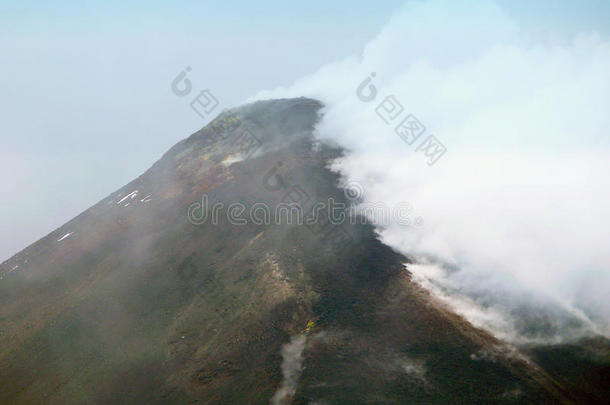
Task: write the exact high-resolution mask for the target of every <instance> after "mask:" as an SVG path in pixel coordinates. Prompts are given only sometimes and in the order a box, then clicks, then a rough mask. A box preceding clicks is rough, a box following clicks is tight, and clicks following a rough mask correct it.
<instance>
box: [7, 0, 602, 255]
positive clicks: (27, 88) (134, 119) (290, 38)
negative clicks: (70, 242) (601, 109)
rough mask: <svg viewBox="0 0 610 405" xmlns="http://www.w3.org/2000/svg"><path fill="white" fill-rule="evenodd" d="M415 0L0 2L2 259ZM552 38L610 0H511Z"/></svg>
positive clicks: (362, 38) (349, 49)
mask: <svg viewBox="0 0 610 405" xmlns="http://www.w3.org/2000/svg"><path fill="white" fill-rule="evenodd" d="M403 3H404V1H393V0H391V1H384V2H383V3H381V4H380V3H379V2H370V1H367V2H363V1H333V2H328V1H308V2H285V1H257V2H240V1H226V0H225V1H197V2H190V1H173V2H160V1H137V2H125V1H103V2H102V1H14V2H6V1H0V51H1V52H0V88H1V89H2V94H1V96H0V111H2V112H1V115H0V116H1V117H2V120H1V121H0V122H1V127H0V180H1V181H2V185H3V187H2V188H0V190H1V191H0V201H2V202H1V203H0V260H3V259H6V258H8V257H9V256H11V255H12V254H14V253H16V252H17V251H19V250H20V249H22V248H24V247H25V246H27V245H28V244H30V243H32V242H34V241H35V240H37V239H38V238H40V237H42V236H44V235H45V234H47V233H48V232H50V231H52V230H53V229H55V228H56V227H57V226H60V225H62V224H63V223H64V222H66V221H67V220H69V219H70V218H72V217H74V216H75V215H77V214H78V213H79V212H81V211H83V210H84V209H86V208H87V207H89V206H90V205H92V204H94V203H95V202H97V201H98V200H100V199H101V198H103V197H105V196H106V195H108V194H109V193H111V192H112V191H114V190H116V189H117V188H119V187H121V186H122V185H124V184H125V183H127V182H128V181H130V180H132V179H133V178H135V177H137V176H138V175H139V174H141V173H142V172H143V171H144V170H146V169H147V168H148V167H149V166H150V165H151V164H152V163H153V162H154V161H155V160H156V159H158V158H159V157H160V156H161V155H162V154H163V153H164V152H165V151H166V150H167V149H168V148H169V147H171V146H172V145H173V144H175V143H176V142H177V141H179V140H181V139H183V138H185V137H186V136H188V135H189V134H190V133H192V132H194V131H195V130H197V129H198V128H200V127H202V126H203V125H204V124H205V122H206V121H205V120H202V119H201V118H200V117H198V116H197V115H196V114H195V113H194V112H193V111H192V110H191V109H190V108H189V106H188V101H187V100H185V99H181V98H178V97H176V96H175V95H174V94H172V93H171V91H170V83H171V81H172V79H173V78H174V77H175V76H176V75H177V74H178V73H179V72H180V71H181V70H182V69H184V68H185V67H186V66H191V67H192V69H193V70H192V72H191V76H190V77H191V80H192V81H193V85H194V87H195V89H204V88H209V89H210V90H211V91H212V92H213V93H214V94H215V95H216V96H217V97H218V99H219V100H220V103H221V107H223V108H224V107H230V106H233V105H235V104H238V103H240V102H241V101H242V100H244V99H246V98H248V97H250V96H252V95H254V94H255V93H257V92H258V91H259V90H263V89H269V88H275V87H277V86H285V85H289V84H291V83H292V82H293V81H294V80H296V79H298V78H300V77H303V76H305V75H307V74H310V73H312V72H314V71H315V70H316V69H317V68H319V67H321V66H322V65H324V64H326V63H329V62H332V61H335V60H338V59H342V58H344V57H346V56H349V55H354V54H358V53H359V52H360V51H361V50H362V47H363V46H364V44H366V42H368V41H369V40H371V39H372V38H374V37H375V35H376V33H377V32H378V31H379V29H380V28H381V27H382V26H383V25H384V23H385V22H386V21H387V20H388V19H389V18H390V16H391V15H392V13H393V12H394V11H395V10H396V9H397V8H399V7H400V6H401V5H402V4H403ZM500 4H502V5H503V6H505V7H506V9H507V12H509V13H510V14H512V15H514V16H515V17H516V18H517V19H518V20H519V21H521V22H522V24H523V26H524V27H526V28H527V29H529V30H531V31H532V32H536V33H537V34H538V35H540V36H542V37H546V36H551V37H561V36H569V35H571V34H573V33H575V32H587V31H592V30H594V31H597V32H599V33H600V34H601V35H608V34H609V32H610V26H609V24H610V23H609V22H610V1H603V0H588V1H550V0H546V1H539V2H535V4H531V2H529V1H527V2H526V1H508V0H503V1H500Z"/></svg>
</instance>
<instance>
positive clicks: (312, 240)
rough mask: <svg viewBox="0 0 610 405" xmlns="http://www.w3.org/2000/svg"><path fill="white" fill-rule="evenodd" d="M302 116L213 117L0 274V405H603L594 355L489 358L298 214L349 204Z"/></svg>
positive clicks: (302, 109) (257, 108) (605, 373)
mask: <svg viewBox="0 0 610 405" xmlns="http://www.w3.org/2000/svg"><path fill="white" fill-rule="evenodd" d="M321 107H322V105H321V104H320V103H319V102H317V101H315V100H311V99H304V98H300V99H285V100H272V101H264V102H256V103H253V104H249V105H246V106H243V107H239V108H236V109H233V110H230V111H227V112H224V113H222V114H221V115H219V116H218V117H217V118H216V119H215V120H214V121H212V122H211V123H210V124H209V125H208V126H206V127H205V128H203V129H202V130H200V131H198V132H196V133H194V134H193V135H191V136H190V137H189V138H187V139H185V140H184V141H182V142H180V143H178V144H177V145H175V146H174V147H173V148H172V149H170V150H169V151H168V152H167V153H166V154H165V155H164V156H163V157H162V158H161V159H160V160H159V161H158V162H156V163H155V164H154V165H153V166H152V167H151V168H150V169H149V170H148V171H147V172H146V173H144V174H143V175H141V176H140V177H138V178H137V179H135V180H134V181H132V182H131V183H129V184H127V185H126V186H125V187H123V188H121V189H120V190H118V191H116V192H115V193H112V194H111V195H110V196H108V197H107V198H105V199H104V200H102V201H101V202H99V203H98V204H96V205H94V206H93V207H91V208H90V209H88V210H86V211H85V212H83V213H82V214H80V215H79V216H77V217H76V218H74V219H73V220H71V221H70V222H68V223H66V224H65V225H64V226H62V227H61V228H59V229H57V230H56V231H54V232H52V233H51V234H49V235H47V236H46V237H44V238H42V239H41V240H39V241H38V242H36V243H34V244H33V245H31V246H29V247H28V248H26V249H25V250H23V251H22V252H20V253H18V254H17V255H15V256H14V257H12V258H11V259H9V260H8V261H6V262H5V263H3V264H2V265H1V266H0V277H1V280H0V341H1V344H0V403H2V404H35V403H45V404H110V403H112V404H140V403H142V404H187V403H201V404H268V403H270V402H271V403H273V404H404V403H409V404H447V403H464V404H474V403H477V404H482V403H494V404H495V403H500V404H502V403H506V404H512V403H541V404H543V403H546V404H558V403H566V404H567V403H598V404H602V403H608V398H610V396H609V395H610V388H609V387H610V377H609V376H610V350H609V347H610V345H609V344H608V342H607V341H606V340H604V339H601V338H600V339H592V340H589V341H586V342H578V343H575V344H572V345H557V346H548V347H533V348H516V347H513V346H511V345H509V344H507V343H504V342H502V341H499V340H497V339H496V338H494V337H493V336H491V335H490V334H488V333H487V332H485V331H483V330H480V329H476V328H475V327H473V326H472V325H470V324H469V323H468V322H466V321H465V320H464V319H463V318H461V317H459V316H457V315H456V314H454V313H453V312H452V311H451V309H450V308H447V307H446V306H444V305H443V304H441V303H440V302H438V301H436V300H435V299H434V298H433V297H432V296H430V294H429V293H428V292H427V291H425V290H424V289H422V288H421V287H420V286H419V285H418V284H417V283H415V282H414V281H412V279H411V274H410V272H409V263H410V262H411V259H410V258H408V257H404V256H402V255H400V254H398V253H396V252H395V251H393V250H392V249H390V248H389V247H387V246H385V245H384V244H382V243H381V242H380V241H379V239H378V238H377V234H376V233H375V229H374V228H373V227H372V226H371V225H370V224H368V223H366V221H365V220H363V219H362V218H358V217H356V218H355V220H354V218H353V217H350V219H349V220H348V219H346V218H344V219H342V220H341V221H337V220H336V218H329V216H328V214H325V212H326V211H324V210H317V209H316V208H315V207H316V206H317V204H318V203H322V204H326V203H327V202H329V201H331V200H330V199H332V201H333V203H336V204H345V206H346V207H349V206H350V205H351V204H353V203H354V202H355V201H356V200H354V198H353V196H352V195H351V194H350V193H346V192H345V191H344V190H343V189H342V188H341V182H340V179H339V178H338V176H337V175H336V174H334V173H333V172H331V171H330V170H329V169H328V164H329V162H331V161H332V159H334V158H337V157H339V156H341V155H342V154H343V153H345V152H344V151H343V150H341V148H339V147H337V146H336V145H330V144H325V143H320V142H318V141H316V140H315V139H314V136H313V130H314V126H315V124H316V122H317V120H318V119H319V118H320V110H321ZM293 208H297V210H296V211H291V209H293ZM278 212H279V215H277V214H278ZM301 213H302V217H301ZM276 216H277V218H276ZM277 219H279V220H277Z"/></svg>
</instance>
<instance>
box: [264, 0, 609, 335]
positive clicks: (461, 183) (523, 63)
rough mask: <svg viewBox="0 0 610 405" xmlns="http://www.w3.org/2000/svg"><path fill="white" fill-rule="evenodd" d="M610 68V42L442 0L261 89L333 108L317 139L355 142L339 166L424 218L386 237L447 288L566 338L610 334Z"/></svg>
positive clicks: (485, 312)
mask: <svg viewBox="0 0 610 405" xmlns="http://www.w3.org/2000/svg"><path fill="white" fill-rule="evenodd" d="M608 72H610V40H609V39H608V38H601V37H599V36H598V35H596V34H594V33H587V34H582V35H579V36H576V37H574V38H572V40H571V41H569V42H561V43H560V42H556V43H551V42H543V41H540V40H535V39H533V38H531V37H529V36H528V33H527V31H526V30H524V29H522V27H520V25H519V22H518V21H513V20H511V19H510V18H509V17H507V15H505V14H504V12H503V10H502V9H501V8H499V7H498V6H496V5H495V4H494V3H493V2H487V1H443V0H439V1H428V2H424V3H419V2H418V3H409V4H408V5H407V6H405V7H404V8H403V9H402V10H400V11H399V12H398V13H397V14H396V15H395V16H394V17H393V18H392V19H391V21H390V22H389V23H388V24H387V25H386V26H385V27H384V28H383V29H382V30H381V32H380V33H379V35H378V36H377V38H375V39H374V40H373V41H371V42H370V43H369V44H367V45H366V47H365V48H364V52H363V54H362V56H360V57H353V58H349V59H347V60H343V61H340V62H337V63H335V64H332V65H329V66H325V67H323V68H321V69H320V70H319V71H318V72H316V73H315V74H313V75H311V76H310V77H306V78H303V79H301V80H299V81H297V82H296V83H295V84H294V85H293V86H291V87H290V88H287V89H276V90H272V91H267V92H262V93H260V94H259V95H257V96H256V97H255V98H256V99H266V98H278V97H294V96H309V97H314V98H317V99H320V100H321V101H323V102H324V103H325V105H326V108H325V115H324V118H323V120H322V121H321V123H320V124H319V125H318V129H317V130H318V136H319V137H320V138H322V139H327V140H331V141H334V142H337V143H339V144H341V145H342V146H344V147H346V148H347V149H348V150H350V152H351V153H350V154H349V155H348V156H347V157H346V158H344V159H342V160H341V161H339V162H336V164H335V168H336V169H337V170H338V171H340V172H342V173H343V174H344V175H345V176H346V178H347V179H349V181H355V182H358V183H360V184H361V185H362V186H363V189H364V190H365V195H364V198H365V201H385V202H386V203H387V204H389V205H393V204H396V203H399V202H403V201H408V202H410V204H411V206H412V209H413V215H414V216H417V217H422V218H423V220H424V223H423V225H420V226H405V225H404V224H398V223H397V224H383V227H381V226H380V228H379V232H380V234H381V237H382V239H383V240H384V241H385V242H386V243H388V244H389V245H391V246H393V247H394V248H396V249H397V250H399V251H402V252H404V253H407V254H409V255H412V256H415V257H416V258H418V259H419V260H420V262H422V263H424V265H423V266H416V267H414V269H413V270H414V273H416V274H417V277H416V278H417V279H418V280H419V281H420V282H422V283H423V284H425V285H427V286H428V288H430V289H431V290H432V291H433V292H435V294H436V295H438V296H439V297H441V298H442V299H444V300H445V301H447V302H448V303H449V304H450V305H453V306H454V308H456V310H458V312H460V313H462V314H463V315H464V316H466V317H467V318H468V319H470V320H471V321H472V322H473V323H475V324H477V325H479V326H482V327H486V328H487V329H489V330H491V331H492V332H494V333H495V334H496V335H498V336H499V337H502V338H505V339H508V340H513V341H520V342H534V343H536V342H549V341H565V340H569V339H573V338H577V337H580V336H584V335H589V334H604V335H606V336H609V335H610V301H609V300H608V299H607V297H608V296H610V249H608V248H607V243H608V242H607V241H608V240H610V215H609V213H608V208H607V207H608V202H609V201H610V198H609V197H610V187H609V186H610V181H609V180H608V177H607V176H608V174H610V170H609V169H610V159H609V158H610V142H609V141H610V137H609V136H608V135H609V128H610V114H608V113H607V111H608V107H609V106H610V75H609V74H608ZM409 115H412V117H409ZM414 118H415V119H416V120H417V121H414ZM414 122H415V123H417V122H419V124H420V125H421V126H420V127H417V126H415V125H413V123H414ZM401 125H402V126H401ZM422 127H425V131H423V129H422ZM422 132H423V133H422ZM431 134H432V135H434V136H435V138H434V139H433V138H428V137H429V135H431ZM431 142H432V143H434V142H437V143H436V144H434V145H433V146H432V147H430V143H431ZM438 142H440V143H441V144H442V146H440V145H439V144H438ZM443 151H445V152H444V153H443Z"/></svg>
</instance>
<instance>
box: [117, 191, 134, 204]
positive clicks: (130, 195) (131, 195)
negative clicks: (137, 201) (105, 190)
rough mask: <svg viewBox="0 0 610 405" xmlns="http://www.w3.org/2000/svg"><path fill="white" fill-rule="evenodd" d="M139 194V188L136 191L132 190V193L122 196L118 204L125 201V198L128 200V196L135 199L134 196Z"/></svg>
mask: <svg viewBox="0 0 610 405" xmlns="http://www.w3.org/2000/svg"><path fill="white" fill-rule="evenodd" d="M137 195H138V190H134V191H132V192H131V193H129V194H127V195H126V196H125V197H123V198H121V199H120V200H119V202H117V205H118V204H120V203H122V202H123V201H125V200H126V199H128V198H129V199H133V198H134V197H135V196H137ZM119 196H120V195H119Z"/></svg>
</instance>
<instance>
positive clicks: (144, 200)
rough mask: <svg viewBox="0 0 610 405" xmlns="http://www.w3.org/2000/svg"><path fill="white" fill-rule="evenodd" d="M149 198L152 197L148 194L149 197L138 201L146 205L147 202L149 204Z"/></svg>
mask: <svg viewBox="0 0 610 405" xmlns="http://www.w3.org/2000/svg"><path fill="white" fill-rule="evenodd" d="M150 197H152V196H151V195H150V194H149V195H147V196H146V197H144V198H142V199H141V200H140V202H143V203H147V202H149V201H150V200H151V198H150Z"/></svg>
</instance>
